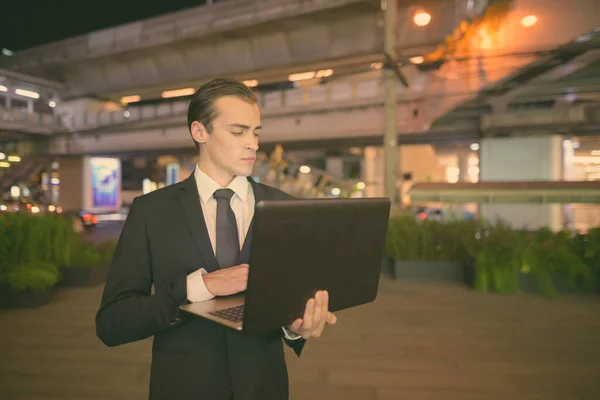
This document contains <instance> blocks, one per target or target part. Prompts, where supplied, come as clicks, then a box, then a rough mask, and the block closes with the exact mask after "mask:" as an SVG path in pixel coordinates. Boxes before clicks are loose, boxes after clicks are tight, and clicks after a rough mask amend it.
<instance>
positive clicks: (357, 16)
mask: <svg viewBox="0 0 600 400" xmlns="http://www.w3.org/2000/svg"><path fill="white" fill-rule="evenodd" d="M460 3H462V1H458V0H434V1H429V2H428V4H427V11H428V12H429V13H430V14H431V15H432V18H433V19H434V21H435V23H432V24H430V25H429V26H428V27H426V28H424V29H419V28H418V27H417V26H415V25H414V24H413V23H412V15H413V14H414V12H415V11H416V10H418V9H419V8H415V7H414V6H413V5H412V2H409V1H403V0H401V1H400V6H399V7H400V9H399V12H400V18H399V23H398V39H399V40H398V54H400V57H401V58H404V59H408V57H409V56H411V55H420V54H422V53H424V52H426V51H429V50H432V49H433V48H435V46H437V45H438V44H439V43H440V42H441V41H443V40H444V37H445V36H446V35H448V34H449V33H451V32H452V30H453V29H454V27H455V26H456V24H457V23H458V22H459V21H460V20H462V19H464V17H465V13H466V10H464V9H463V10H461V7H458V5H459V4H460ZM381 4H382V3H381V1H380V0H228V1H221V2H218V3H215V4H211V5H206V6H199V7H196V8H192V9H189V10H183V11H179V12H175V13H170V14H168V15H163V16H159V17H156V18H151V19H146V20H142V21H136V22H132V23H130V24H126V25H122V26H118V27H114V28H109V29H105V30H101V31H97V32H92V33H89V34H87V35H81V36H78V37H74V38H71V39H67V40H63V41H59V42H56V43H52V44H49V45H45V46H41V47H37V48H33V49H29V50H25V51H22V52H20V53H18V54H16V55H15V56H13V57H10V58H5V59H4V60H0V67H3V68H9V69H13V70H19V71H21V72H23V73H27V74H31V75H37V76H44V77H46V78H49V79H54V80H57V81H60V82H63V83H64V85H65V90H64V91H63V93H62V95H63V97H64V99H72V98H77V97H84V96H95V97H101V98H110V97H113V98H118V97H121V96H126V95H141V96H142V97H143V96H144V94H145V93H149V94H152V93H160V91H163V90H169V89H175V88H177V87H187V86H191V87H197V86H198V85H199V84H200V83H201V82H202V81H205V80H208V79H210V78H212V77H215V76H224V75H227V76H233V77H239V78H242V79H257V80H259V81H260V80H261V79H263V78H265V79H280V78H282V77H284V78H285V79H287V76H288V74H289V73H291V72H294V71H296V72H302V71H306V70H313V69H320V68H321V66H325V65H326V66H327V68H329V67H330V66H331V65H332V64H335V65H352V64H356V63H361V64H365V63H367V65H368V64H369V63H371V62H376V61H381V60H382V58H383V56H382V43H383V23H382V12H381ZM115 12H118V11H117V10H115Z"/></svg>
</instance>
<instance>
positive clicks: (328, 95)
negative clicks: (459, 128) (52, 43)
mask: <svg viewBox="0 0 600 400" xmlns="http://www.w3.org/2000/svg"><path fill="white" fill-rule="evenodd" d="M383 90H384V88H383V82H382V81H381V79H380V78H373V77H369V78H365V79H358V80H355V81H340V82H330V83H327V84H323V85H319V86H314V87H304V88H302V87H301V88H294V89H287V90H278V91H271V92H258V93H257V100H258V104H259V106H260V107H261V111H262V115H263V117H274V116H285V115H293V114H307V113H320V112H327V111H332V110H340V109H352V108H363V107H371V106H382V105H383ZM398 96H399V97H398V101H399V102H412V103H414V104H421V103H423V102H424V99H423V95H422V94H419V93H412V92H409V91H405V90H404V89H403V88H399V89H398ZM434 103H435V104H434ZM188 105H189V100H188V99H186V100H180V101H171V102H168V103H161V104H153V105H141V106H136V105H135V104H132V105H131V106H129V107H127V108H126V109H122V110H117V111H100V112H82V113H78V114H75V115H73V116H72V121H71V123H70V124H69V125H68V128H69V129H70V130H72V131H78V132H85V131H89V130H97V129H100V128H104V127H113V126H118V125H122V128H124V129H127V127H128V126H132V125H134V124H139V123H148V124H151V123H153V122H155V123H157V122H161V121H167V120H168V119H175V118H177V119H181V118H183V117H185V115H186V113H187V108H188ZM437 105H439V102H437V103H436V102H435V101H434V102H433V103H430V102H428V106H427V107H425V108H423V109H422V110H420V111H419V118H420V119H422V118H427V117H428V116H429V115H432V113H434V112H435V111H437V110H438V109H439V107H437Z"/></svg>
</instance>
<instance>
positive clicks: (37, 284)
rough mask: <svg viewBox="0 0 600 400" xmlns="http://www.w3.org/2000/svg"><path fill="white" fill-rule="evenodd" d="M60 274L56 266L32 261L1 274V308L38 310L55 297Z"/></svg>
mask: <svg viewBox="0 0 600 400" xmlns="http://www.w3.org/2000/svg"><path fill="white" fill-rule="evenodd" d="M58 277H59V273H58V268H57V267H56V265H54V264H51V263H48V262H43V261H32V262H29V263H26V264H19V265H16V266H13V267H11V268H10V269H7V270H5V272H4V273H2V274H0V308H37V307H39V306H42V305H44V304H46V303H48V302H49V301H51V300H52V298H53V297H54V292H55V287H56V282H57V281H58Z"/></svg>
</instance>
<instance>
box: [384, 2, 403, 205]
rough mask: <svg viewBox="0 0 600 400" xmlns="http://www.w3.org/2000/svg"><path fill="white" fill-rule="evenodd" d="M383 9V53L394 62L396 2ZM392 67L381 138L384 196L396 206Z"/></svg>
mask: <svg viewBox="0 0 600 400" xmlns="http://www.w3.org/2000/svg"><path fill="white" fill-rule="evenodd" d="M381 4H382V7H383V8H384V10H383V11H384V44H383V48H384V52H385V53H386V54H387V55H388V56H389V57H390V58H391V60H392V62H393V63H395V62H396V39H397V36H396V32H397V31H396V30H397V27H398V1H397V0H382V2H381ZM394 67H395V66H394V65H390V66H388V68H386V69H385V71H384V79H385V132H384V137H383V148H384V159H385V163H384V164H385V167H384V174H383V175H384V185H383V186H384V196H386V197H389V198H390V199H391V202H392V205H395V204H397V203H398V202H399V201H401V199H399V198H398V197H399V196H398V194H397V193H398V191H397V190H396V185H397V167H396V166H397V162H398V151H397V140H398V131H397V126H396V112H397V110H396V107H397V104H396V103H397V94H396V76H395V73H394Z"/></svg>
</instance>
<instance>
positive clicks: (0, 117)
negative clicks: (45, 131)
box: [0, 106, 59, 128]
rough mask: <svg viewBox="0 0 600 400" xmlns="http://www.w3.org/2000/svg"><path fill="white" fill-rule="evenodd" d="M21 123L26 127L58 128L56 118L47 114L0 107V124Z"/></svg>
mask: <svg viewBox="0 0 600 400" xmlns="http://www.w3.org/2000/svg"><path fill="white" fill-rule="evenodd" d="M3 121H6V122H12V123H15V122H16V123H23V124H24V125H26V126H35V127H46V128H58V127H59V121H58V117H56V116H54V115H52V114H49V113H39V112H28V111H27V110H19V109H9V110H7V109H5V108H4V107H2V106H0V124H1V123H2V122H3Z"/></svg>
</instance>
